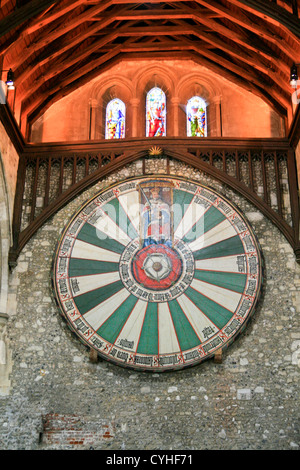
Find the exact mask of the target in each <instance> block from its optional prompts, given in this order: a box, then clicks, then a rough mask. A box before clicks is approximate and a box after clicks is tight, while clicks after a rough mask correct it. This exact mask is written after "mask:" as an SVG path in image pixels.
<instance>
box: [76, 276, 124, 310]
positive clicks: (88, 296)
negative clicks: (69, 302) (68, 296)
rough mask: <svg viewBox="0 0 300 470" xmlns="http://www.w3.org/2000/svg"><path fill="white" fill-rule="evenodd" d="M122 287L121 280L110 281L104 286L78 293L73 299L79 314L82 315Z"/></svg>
mask: <svg viewBox="0 0 300 470" xmlns="http://www.w3.org/2000/svg"><path fill="white" fill-rule="evenodd" d="M123 288H124V286H123V283H122V281H116V282H112V283H111V284H107V285H106V286H104V287H99V288H98V289H94V290H91V291H90V292H86V293H85V294H81V295H78V296H77V297H74V301H75V303H76V306H77V308H78V310H79V312H80V313H81V315H84V314H85V313H86V312H88V311H89V310H91V309H92V308H94V307H96V306H97V305H99V304H101V303H102V302H104V301H105V300H107V299H109V297H111V296H112V295H114V294H116V293H117V292H119V291H120V290H121V289H123Z"/></svg>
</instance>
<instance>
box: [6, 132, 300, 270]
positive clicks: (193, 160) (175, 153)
mask: <svg viewBox="0 0 300 470" xmlns="http://www.w3.org/2000/svg"><path fill="white" fill-rule="evenodd" d="M156 144H157V141H156V140H155V139H149V146H147V148H145V146H144V148H143V149H141V150H139V151H136V150H132V149H127V150H124V152H123V153H122V154H120V155H119V156H117V157H115V158H113V159H111V160H110V161H109V162H108V163H106V164H105V165H104V166H101V167H100V168H98V170H96V171H94V172H93V173H91V174H89V175H87V176H86V177H84V178H83V179H81V180H80V181H78V182H77V183H75V184H73V185H72V186H71V187H70V188H69V189H68V190H66V191H65V192H63V193H62V194H60V195H59V196H58V197H57V199H56V200H55V201H53V202H52V203H51V204H49V205H48V206H47V207H46V208H45V209H44V210H43V211H42V213H41V214H40V215H39V216H37V217H36V218H35V219H34V220H33V221H32V222H31V223H30V224H29V225H28V226H27V227H26V228H25V229H24V230H23V231H22V232H21V233H20V234H19V237H16V238H15V240H14V246H13V248H12V250H11V256H10V262H11V265H13V263H14V262H15V261H16V259H17V257H18V255H19V253H20V251H21V250H22V249H23V247H24V246H25V245H26V243H27V242H28V241H29V239H30V238H31V237H32V235H33V234H34V233H35V232H36V231H37V230H38V229H39V228H40V227H41V226H42V225H43V224H44V223H45V222H46V221H47V219H49V218H50V217H51V216H53V215H54V214H55V213H56V212H57V211H58V210H60V209H61V208H62V207H63V206H64V205H66V204H67V203H68V202H69V201H71V200H72V199H73V198H74V197H76V196H77V195H79V194H80V193H81V192H82V191H84V190H86V189H87V188H89V187H90V186H92V185H93V184H95V183H96V182H98V181H100V180H101V179H103V178H105V177H106V176H108V175H110V174H112V173H113V172H115V171H118V170H120V169H121V168H123V167H126V165H129V164H130V163H133V162H135V161H137V160H139V159H142V160H143V161H145V159H147V157H148V156H149V148H151V145H152V146H154V147H155V146H156ZM152 148H153V147H152ZM160 157H161V158H162V157H163V158H165V159H167V160H168V159H170V158H171V159H176V160H178V161H180V162H183V163H185V164H187V165H190V166H193V167H194V168H196V169H197V170H200V171H201V172H203V173H205V174H207V175H209V176H211V177H213V178H215V179H216V180H219V181H221V182H222V183H225V184H226V185H228V187H229V188H231V189H233V190H234V191H236V192H237V193H239V194H241V195H242V196H243V197H245V198H246V199H247V200H248V201H249V202H251V203H252V204H253V205H254V206H255V207H256V208H257V209H258V210H259V211H261V212H262V213H263V214H264V216H266V217H267V218H269V219H270V220H271V221H272V222H273V223H274V224H275V225H276V226H277V227H278V228H279V230H280V231H281V232H282V233H283V235H284V236H285V237H286V239H287V241H288V242H289V243H290V245H291V246H292V248H293V249H294V251H295V253H296V255H298V254H299V251H300V250H299V232H298V228H297V227H296V225H295V224H296V223H297V218H298V214H299V205H298V204H297V201H296V200H295V195H294V194H293V193H292V194H291V196H290V197H291V200H292V199H294V205H293V206H292V218H293V225H290V224H289V223H287V222H286V221H285V220H284V219H283V218H282V217H281V216H280V214H279V213H277V212H276V211H275V210H273V208H272V206H271V205H270V204H268V203H267V202H266V201H264V199H263V198H262V197H260V196H258V195H257V194H256V193H255V191H254V190H253V189H251V188H250V187H248V186H246V185H245V184H244V182H242V181H241V180H240V179H239V178H237V177H235V176H232V175H230V174H228V173H226V172H225V171H223V170H222V169H220V168H218V167H217V166H215V165H212V164H209V163H207V162H206V161H205V160H203V159H201V158H199V156H197V155H195V154H194V153H191V152H190V151H189V150H180V149H179V150H174V146H170V147H168V146H167V145H166V146H165V148H164V149H162V152H161V155H160ZM152 158H153V157H152ZM293 165H294V159H293V154H292V153H291V152H289V153H288V172H289V178H293V172H294V169H293ZM167 168H169V165H167Z"/></svg>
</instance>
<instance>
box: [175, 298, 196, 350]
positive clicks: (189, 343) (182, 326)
mask: <svg viewBox="0 0 300 470" xmlns="http://www.w3.org/2000/svg"><path fill="white" fill-rule="evenodd" d="M169 308H170V312H171V315H172V319H173V323H174V327H175V331H176V334H177V337H178V341H179V345H180V349H181V351H186V350H188V349H191V348H195V347H196V346H198V345H199V344H201V341H200V339H199V338H198V336H197V335H196V333H195V331H194V329H193V327H192V325H191V324H190V322H189V321H188V319H187V317H186V316H185V314H184V312H183V310H182V308H181V307H180V305H179V303H178V302H177V300H176V299H175V300H171V301H170V302H169Z"/></svg>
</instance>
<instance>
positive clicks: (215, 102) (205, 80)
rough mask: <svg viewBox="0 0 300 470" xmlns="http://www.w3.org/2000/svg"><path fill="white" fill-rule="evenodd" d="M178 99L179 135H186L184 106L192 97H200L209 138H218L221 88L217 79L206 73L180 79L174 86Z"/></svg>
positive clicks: (219, 132)
mask: <svg viewBox="0 0 300 470" xmlns="http://www.w3.org/2000/svg"><path fill="white" fill-rule="evenodd" d="M176 94H177V96H178V99H179V116H178V121H179V124H178V125H179V134H180V135H182V136H184V135H186V104H187V102H188V100H189V99H190V98H191V97H192V96H200V97H201V98H202V99H203V100H204V101H205V103H206V106H207V121H208V124H207V131H208V136H209V137H215V136H220V134H221V125H220V124H221V123H220V110H219V106H220V102H221V96H222V88H221V85H220V83H219V82H218V79H216V77H214V80H213V81H212V79H211V78H210V77H209V76H208V74H207V73H205V72H203V73H201V74H200V73H195V74H192V75H188V76H184V77H182V78H181V79H180V80H179V82H178V83H177V86H176Z"/></svg>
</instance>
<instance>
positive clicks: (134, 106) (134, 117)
mask: <svg viewBox="0 0 300 470" xmlns="http://www.w3.org/2000/svg"><path fill="white" fill-rule="evenodd" d="M129 103H130V106H131V137H138V109H139V104H140V100H139V98H132V99H131V100H130V101H129ZM126 127H127V126H126Z"/></svg>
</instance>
